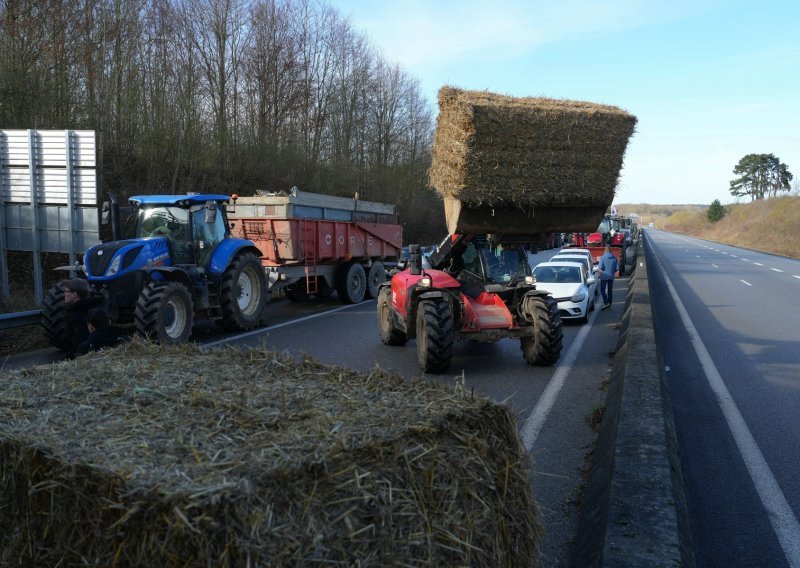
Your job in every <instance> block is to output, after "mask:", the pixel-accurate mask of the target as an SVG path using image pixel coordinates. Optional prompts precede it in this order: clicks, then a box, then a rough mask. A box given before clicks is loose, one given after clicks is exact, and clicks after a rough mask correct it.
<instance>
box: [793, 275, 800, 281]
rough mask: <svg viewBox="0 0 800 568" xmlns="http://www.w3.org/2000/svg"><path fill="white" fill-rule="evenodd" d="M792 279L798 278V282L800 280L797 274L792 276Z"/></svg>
mask: <svg viewBox="0 0 800 568" xmlns="http://www.w3.org/2000/svg"><path fill="white" fill-rule="evenodd" d="M792 278H797V279H798V280H800V276H798V275H797V274H792Z"/></svg>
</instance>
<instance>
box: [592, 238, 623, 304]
mask: <svg viewBox="0 0 800 568" xmlns="http://www.w3.org/2000/svg"><path fill="white" fill-rule="evenodd" d="M618 269H619V264H618V263H617V257H615V256H614V253H612V252H611V245H606V251H605V252H604V253H603V256H601V257H600V260H599V261H598V262H597V276H598V277H599V278H600V295H601V296H602V297H603V307H602V308H600V309H602V310H605V309H606V308H610V307H611V302H612V301H613V295H614V277H615V276H616V273H617V270H618Z"/></svg>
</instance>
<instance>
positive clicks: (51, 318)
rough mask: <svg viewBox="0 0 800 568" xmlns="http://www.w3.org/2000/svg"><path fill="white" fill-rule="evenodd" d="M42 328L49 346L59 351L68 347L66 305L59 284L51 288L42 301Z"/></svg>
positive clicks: (62, 289) (62, 290)
mask: <svg viewBox="0 0 800 568" xmlns="http://www.w3.org/2000/svg"><path fill="white" fill-rule="evenodd" d="M42 327H43V328H44V335H45V337H46V338H47V340H48V341H49V342H50V345H52V346H53V347H57V348H59V349H66V348H67V347H68V346H69V328H68V325H67V304H66V302H64V288H62V287H61V286H60V285H59V284H56V285H54V286H51V287H50V289H49V290H48V291H47V294H45V296H44V300H43V301H42Z"/></svg>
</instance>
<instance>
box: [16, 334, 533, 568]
mask: <svg viewBox="0 0 800 568" xmlns="http://www.w3.org/2000/svg"><path fill="white" fill-rule="evenodd" d="M0 398H1V400H2V404H0V564H3V565H4V566H5V565H8V566H14V565H17V566H29V565H36V566H56V565H58V566H75V565H99V566H160V567H164V566H209V567H212V566H213V567H217V566H259V565H306V564H323V565H332V564H346V565H356V564H358V565H361V566H384V565H406V566H419V565H432V566H452V565H471V566H503V565H505V566H524V565H528V566H530V565H533V564H534V559H535V557H536V554H537V545H538V538H539V533H540V526H539V521H538V513H537V511H536V507H535V505H534V502H533V500H532V497H531V491H530V484H529V483H530V482H529V478H528V475H529V468H528V463H527V460H528V458H527V453H526V452H525V450H524V448H523V447H522V445H521V443H520V439H519V437H518V434H517V430H516V426H515V423H514V419H513V417H512V415H511V414H510V411H509V410H508V409H507V408H506V407H504V406H500V405H497V404H494V403H492V402H490V401H487V400H485V399H483V398H480V397H477V396H473V395H472V394H469V393H464V392H461V391H459V389H452V388H446V387H443V386H440V385H437V384H433V383H430V382H427V381H422V380H417V381H413V382H407V381H405V380H404V379H403V378H402V377H400V376H398V375H391V374H387V373H385V372H384V371H381V370H380V369H377V368H376V369H374V370H373V371H372V372H370V373H366V374H365V373H358V372H355V371H352V370H349V369H345V368H340V367H334V366H328V365H323V364H320V363H317V362H314V361H312V360H309V359H305V360H303V361H295V360H294V359H292V358H291V357H289V356H288V355H283V356H280V355H276V354H274V353H270V352H267V351H262V350H253V351H243V352H239V351H235V350H232V349H226V350H211V351H207V352H206V351H201V350H200V349H199V348H197V347H194V346H182V347H158V346H155V345H151V344H147V343H145V342H141V341H135V342H133V343H131V344H129V345H127V346H124V347H121V348H118V349H116V350H114V351H107V352H100V353H92V354H89V355H87V356H85V357H83V358H81V359H78V360H77V361H74V362H65V363H61V364H57V365H52V366H48V367H39V368H35V369H30V370H23V371H15V372H11V373H7V374H6V376H5V377H4V378H3V379H2V382H1V384H0Z"/></svg>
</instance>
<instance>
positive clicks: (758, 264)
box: [753, 262, 764, 266]
mask: <svg viewBox="0 0 800 568" xmlns="http://www.w3.org/2000/svg"><path fill="white" fill-rule="evenodd" d="M753 264H755V265H756V266H764V265H763V264H761V263H760V262H754V263H753Z"/></svg>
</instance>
